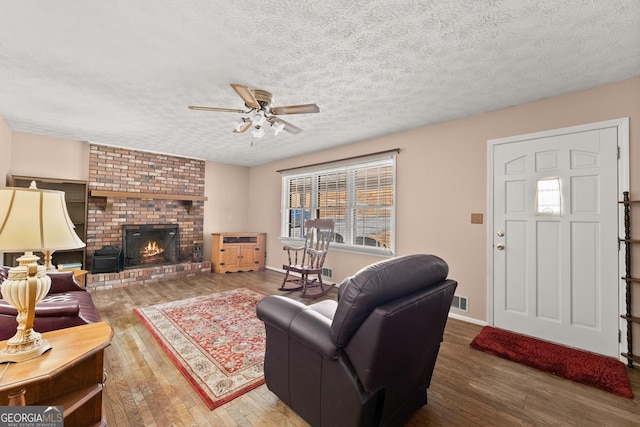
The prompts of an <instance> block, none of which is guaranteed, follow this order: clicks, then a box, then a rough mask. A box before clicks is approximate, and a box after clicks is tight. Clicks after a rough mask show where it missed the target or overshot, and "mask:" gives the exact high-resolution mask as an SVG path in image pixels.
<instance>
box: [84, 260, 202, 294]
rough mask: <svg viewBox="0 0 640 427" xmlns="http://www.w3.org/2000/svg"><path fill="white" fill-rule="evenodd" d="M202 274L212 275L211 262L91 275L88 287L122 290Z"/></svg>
mask: <svg viewBox="0 0 640 427" xmlns="http://www.w3.org/2000/svg"><path fill="white" fill-rule="evenodd" d="M201 273H211V263H210V262H209V261H205V262H198V263H196V262H190V263H182V264H173V265H162V266H158V267H145V268H132V269H128V270H124V271H121V272H119V273H98V274H89V275H88V276H87V285H86V286H87V288H90V289H112V288H122V287H125V286H129V285H133V284H141V283H152V282H159V281H162V280H169V279H179V278H185V277H192V276H195V275H196V274H201Z"/></svg>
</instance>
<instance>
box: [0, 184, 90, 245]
mask: <svg viewBox="0 0 640 427" xmlns="http://www.w3.org/2000/svg"><path fill="white" fill-rule="evenodd" d="M74 228H75V227H74V225H73V223H72V222H71V219H70V218H69V213H68V212H67V206H66V203H65V197H64V192H62V191H55V190H40V189H38V188H35V183H32V184H31V187H30V188H18V187H3V188H0V250H2V251H7V252H21V251H39V250H62V249H76V248H82V247H84V246H85V243H84V242H83V241H82V240H80V238H79V237H78V234H76V232H75V230H74Z"/></svg>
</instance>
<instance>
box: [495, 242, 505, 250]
mask: <svg viewBox="0 0 640 427" xmlns="http://www.w3.org/2000/svg"><path fill="white" fill-rule="evenodd" d="M496 248H497V249H498V250H499V251H503V250H504V245H503V244H502V243H498V244H497V245H496Z"/></svg>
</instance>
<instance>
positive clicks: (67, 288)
mask: <svg viewBox="0 0 640 427" xmlns="http://www.w3.org/2000/svg"><path fill="white" fill-rule="evenodd" d="M9 269H10V267H5V266H0V283H1V282H4V281H5V279H6V278H7V277H8V275H9ZM48 274H49V276H50V277H51V289H50V290H49V293H48V294H47V295H46V296H45V297H44V298H43V299H42V301H40V302H39V303H38V304H37V305H36V315H35V319H34V321H33V329H34V330H35V331H37V332H49V331H53V330H56V329H64V328H70V327H72V326H80V325H86V324H87V323H94V322H98V321H100V315H99V314H98V310H97V309H96V306H95V304H94V303H93V299H92V298H91V294H89V292H88V291H87V290H86V289H84V288H83V287H82V286H80V285H79V284H78V282H77V281H76V279H75V277H74V276H73V272H72V271H67V272H51V273H48ZM17 314H18V312H17V311H16V309H15V308H13V307H12V306H11V305H10V304H9V303H8V302H7V301H5V300H4V299H2V298H0V340H7V339H9V338H11V337H12V336H13V335H15V333H16V327H17V326H18V323H17V322H16V315H17Z"/></svg>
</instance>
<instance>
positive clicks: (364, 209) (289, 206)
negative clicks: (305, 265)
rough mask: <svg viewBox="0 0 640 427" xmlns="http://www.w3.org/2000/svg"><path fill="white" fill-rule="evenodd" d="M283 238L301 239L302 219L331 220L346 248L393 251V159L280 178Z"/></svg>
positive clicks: (378, 251) (337, 236) (337, 240)
mask: <svg viewBox="0 0 640 427" xmlns="http://www.w3.org/2000/svg"><path fill="white" fill-rule="evenodd" d="M282 213H283V215H282V237H283V238H285V239H286V238H290V239H302V238H303V237H304V235H305V229H304V223H305V221H306V220H307V219H315V218H319V219H333V220H334V221H335V229H334V238H333V241H334V242H335V243H336V244H337V245H339V246H342V247H343V248H345V249H352V250H358V251H366V252H374V253H389V254H391V253H393V250H394V224H395V221H394V219H395V156H394V157H390V158H385V159H380V160H375V161H369V162H363V163H356V164H350V165H343V166H338V167H333V168H330V169H322V170H315V171H311V172H304V173H298V174H290V175H283V177H282Z"/></svg>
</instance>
